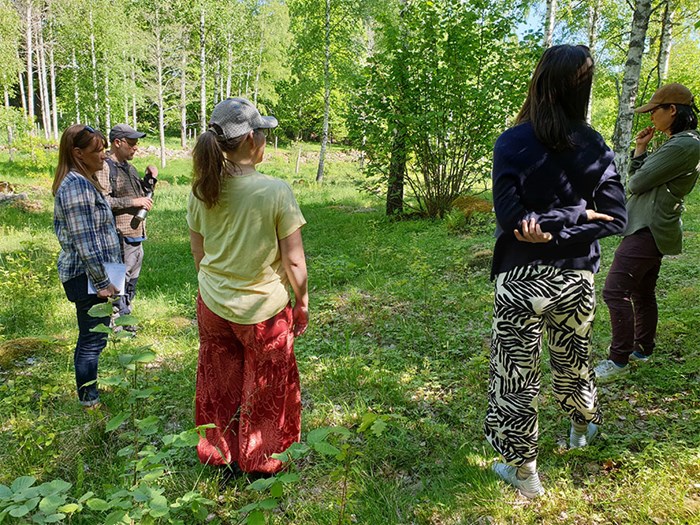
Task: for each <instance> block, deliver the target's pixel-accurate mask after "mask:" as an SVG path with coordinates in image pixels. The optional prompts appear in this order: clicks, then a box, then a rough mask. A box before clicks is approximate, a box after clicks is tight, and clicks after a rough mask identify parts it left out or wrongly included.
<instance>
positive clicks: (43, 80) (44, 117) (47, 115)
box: [35, 21, 51, 140]
mask: <svg viewBox="0 0 700 525" xmlns="http://www.w3.org/2000/svg"><path fill="white" fill-rule="evenodd" d="M39 25H41V21H40V24H39ZM35 38H36V72H37V79H38V80H39V100H40V101H41V126H42V128H43V129H44V138H45V139H46V140H49V138H50V137H51V107H50V104H49V89H48V86H47V84H48V82H47V75H46V50H45V49H44V32H43V31H42V30H41V27H39V28H37V31H36V35H35Z"/></svg>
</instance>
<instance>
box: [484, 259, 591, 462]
mask: <svg viewBox="0 0 700 525" xmlns="http://www.w3.org/2000/svg"><path fill="white" fill-rule="evenodd" d="M594 316H595V289H594V285H593V273H591V272H589V271H585V270H562V269H558V268H554V267H552V266H524V267H523V266H521V267H517V268H514V269H513V270H510V271H508V272H505V273H501V274H498V275H497V276H496V290H495V298H494V312H493V327H492V333H491V364H490V370H489V406H488V410H487V414H486V421H485V424H484V430H485V432H486V439H487V440H488V441H489V443H491V445H492V446H493V448H495V449H496V451H497V452H499V453H500V454H501V455H502V456H503V458H504V459H505V460H506V462H507V463H509V464H511V465H515V466H521V465H522V464H524V463H527V462H529V461H532V460H534V459H536V458H537V436H538V429H537V406H538V399H537V398H538V395H539V392H540V353H541V349H542V333H543V329H545V328H546V331H547V341H548V347H549V355H550V365H551V370H552V387H553V391H554V396H555V398H556V400H557V402H558V403H559V405H560V406H561V408H562V409H563V410H564V411H565V412H566V413H567V415H568V416H569V418H571V420H572V421H575V422H576V423H589V422H594V423H596V424H598V423H600V422H601V421H602V418H601V414H600V411H599V408H598V398H597V393H596V387H595V382H594V374H593V369H592V367H591V329H592V323H593V318H594Z"/></svg>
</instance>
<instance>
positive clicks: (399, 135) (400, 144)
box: [386, 0, 408, 216]
mask: <svg viewBox="0 0 700 525" xmlns="http://www.w3.org/2000/svg"><path fill="white" fill-rule="evenodd" d="M401 4H402V9H401V12H400V17H401V18H400V20H401V22H400V23H401V26H400V29H401V31H400V37H399V39H400V40H401V42H397V43H396V44H398V45H397V47H399V49H400V50H401V55H400V56H399V57H398V58H397V59H394V60H395V65H394V68H393V69H394V72H395V77H396V81H397V82H398V88H399V94H398V97H397V100H396V102H395V105H394V107H393V113H394V117H393V118H394V136H393V139H392V143H391V158H390V160H389V181H388V185H387V192H386V214H387V215H388V216H392V215H397V214H401V213H403V197H404V180H405V177H406V159H407V153H406V139H407V130H406V124H405V123H404V120H403V118H402V105H403V100H402V99H403V98H404V93H405V90H406V84H407V79H406V69H405V67H404V66H403V62H404V61H403V60H402V59H403V57H404V56H408V37H407V35H406V26H405V23H404V16H405V10H406V0H402V2H401Z"/></svg>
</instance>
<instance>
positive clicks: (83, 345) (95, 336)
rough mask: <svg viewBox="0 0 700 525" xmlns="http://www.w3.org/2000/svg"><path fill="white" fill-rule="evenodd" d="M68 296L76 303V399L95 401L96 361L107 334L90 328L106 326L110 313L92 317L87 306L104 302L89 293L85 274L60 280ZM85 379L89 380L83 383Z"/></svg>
mask: <svg viewBox="0 0 700 525" xmlns="http://www.w3.org/2000/svg"><path fill="white" fill-rule="evenodd" d="M63 289H64V290H65V291H66V297H68V300H69V301H71V302H72V303H74V304H75V313H76V316H77V318H78V341H77V342H76V344H75V353H74V356H73V361H74V363H75V382H76V386H77V389H78V399H80V402H81V403H83V404H84V405H90V404H93V403H95V402H97V401H98V400H99V398H100V396H99V394H98V392H97V382H96V381H97V362H98V360H99V358H100V354H101V353H102V350H104V348H105V346H107V334H101V333H94V332H91V331H90V329H92V328H95V327H96V326H98V325H99V324H104V325H106V326H109V317H92V316H90V315H89V314H88V310H90V308H92V307H93V306H94V305H96V304H99V303H104V302H107V299H100V298H98V297H97V295H88V293H87V276H86V275H85V274H83V275H79V276H78V277H74V278H73V279H70V280H68V281H66V282H65V283H63ZM86 383H90V384H89V385H86Z"/></svg>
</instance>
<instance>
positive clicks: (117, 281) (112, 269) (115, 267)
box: [87, 263, 126, 295]
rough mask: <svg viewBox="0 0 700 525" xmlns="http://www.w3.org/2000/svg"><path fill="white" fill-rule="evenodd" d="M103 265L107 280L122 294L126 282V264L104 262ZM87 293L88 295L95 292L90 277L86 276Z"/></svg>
mask: <svg viewBox="0 0 700 525" xmlns="http://www.w3.org/2000/svg"><path fill="white" fill-rule="evenodd" d="M104 267H105V271H106V272H107V277H108V278H109V282H111V283H112V284H113V285H114V286H116V288H117V290H119V295H124V285H125V284H126V265H125V264H122V263H104ZM87 293H88V294H89V295H96V294H97V290H95V285H94V284H92V281H91V280H90V277H88V289H87Z"/></svg>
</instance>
